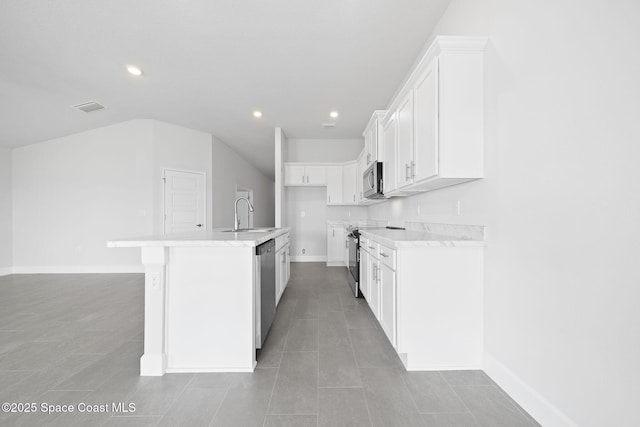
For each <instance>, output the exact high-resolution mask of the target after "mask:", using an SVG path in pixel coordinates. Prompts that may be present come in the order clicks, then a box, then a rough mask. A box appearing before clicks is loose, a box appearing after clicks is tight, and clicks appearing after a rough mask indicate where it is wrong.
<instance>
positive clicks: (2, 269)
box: [0, 267, 13, 276]
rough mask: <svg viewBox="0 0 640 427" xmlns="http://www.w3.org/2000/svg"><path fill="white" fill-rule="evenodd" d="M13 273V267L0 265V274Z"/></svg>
mask: <svg viewBox="0 0 640 427" xmlns="http://www.w3.org/2000/svg"><path fill="white" fill-rule="evenodd" d="M9 274H13V267H0V276H8V275H9Z"/></svg>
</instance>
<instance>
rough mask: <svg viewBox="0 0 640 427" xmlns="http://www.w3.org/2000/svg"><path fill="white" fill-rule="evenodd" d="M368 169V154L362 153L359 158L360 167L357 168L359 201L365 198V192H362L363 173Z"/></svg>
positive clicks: (357, 195) (357, 194)
mask: <svg viewBox="0 0 640 427" xmlns="http://www.w3.org/2000/svg"><path fill="white" fill-rule="evenodd" d="M366 170H367V156H366V155H361V157H360V159H359V160H358V168H357V169H356V199H357V200H358V202H359V203H360V202H362V201H363V200H365V198H364V194H363V193H362V175H364V171H366Z"/></svg>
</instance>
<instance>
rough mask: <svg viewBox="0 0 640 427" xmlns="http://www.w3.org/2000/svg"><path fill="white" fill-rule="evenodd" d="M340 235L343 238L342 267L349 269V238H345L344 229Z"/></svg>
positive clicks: (345, 231) (345, 232)
mask: <svg viewBox="0 0 640 427" xmlns="http://www.w3.org/2000/svg"><path fill="white" fill-rule="evenodd" d="M342 235H343V236H344V265H345V267H347V268H349V238H348V237H347V230H346V229H344V228H343V232H342Z"/></svg>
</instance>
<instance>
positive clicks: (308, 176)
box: [307, 175, 309, 184]
mask: <svg viewBox="0 0 640 427" xmlns="http://www.w3.org/2000/svg"><path fill="white" fill-rule="evenodd" d="M308 183H309V175H307V184H308Z"/></svg>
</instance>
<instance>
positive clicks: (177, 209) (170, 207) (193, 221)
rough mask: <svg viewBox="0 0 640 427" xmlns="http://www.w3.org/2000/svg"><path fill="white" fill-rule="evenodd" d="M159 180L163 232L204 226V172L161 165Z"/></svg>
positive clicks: (183, 230)
mask: <svg viewBox="0 0 640 427" xmlns="http://www.w3.org/2000/svg"><path fill="white" fill-rule="evenodd" d="M163 181H164V227H163V232H164V233H165V234H169V233H180V232H185V231H195V230H203V229H206V228H207V224H206V217H207V216H206V209H207V208H206V196H205V173H204V172H191V171H181V170H174V169H165V170H164V175H163Z"/></svg>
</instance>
